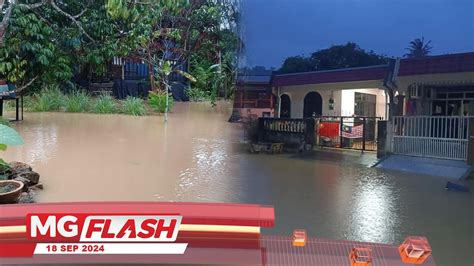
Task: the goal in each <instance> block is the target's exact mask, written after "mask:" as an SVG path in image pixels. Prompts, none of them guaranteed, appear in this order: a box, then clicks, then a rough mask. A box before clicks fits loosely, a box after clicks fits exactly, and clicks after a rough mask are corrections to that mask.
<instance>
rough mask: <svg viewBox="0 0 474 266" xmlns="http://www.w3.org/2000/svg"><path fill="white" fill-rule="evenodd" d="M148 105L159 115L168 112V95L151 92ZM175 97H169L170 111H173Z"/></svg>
mask: <svg viewBox="0 0 474 266" xmlns="http://www.w3.org/2000/svg"><path fill="white" fill-rule="evenodd" d="M148 104H149V105H150V107H151V108H153V110H155V111H156V112H158V113H164V112H166V93H165V92H154V91H150V93H149V94H148ZM173 104H174V101H173V97H172V96H171V95H168V111H171V110H172V109H173Z"/></svg>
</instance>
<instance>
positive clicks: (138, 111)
mask: <svg viewBox="0 0 474 266" xmlns="http://www.w3.org/2000/svg"><path fill="white" fill-rule="evenodd" d="M122 112H123V113H124V114H127V115H136V116H141V115H146V107H145V102H144V101H143V100H142V99H140V98H136V97H130V96H129V97H127V99H125V100H124V101H123V105H122Z"/></svg>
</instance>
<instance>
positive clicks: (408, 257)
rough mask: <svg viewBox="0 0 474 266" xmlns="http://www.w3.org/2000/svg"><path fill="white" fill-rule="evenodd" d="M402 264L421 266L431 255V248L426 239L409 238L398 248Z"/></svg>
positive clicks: (419, 237)
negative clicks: (417, 265) (418, 265)
mask: <svg viewBox="0 0 474 266" xmlns="http://www.w3.org/2000/svg"><path fill="white" fill-rule="evenodd" d="M398 252H399V253H400V257H401V258H402V261H403V262H404V263H413V264H422V263H423V262H424V261H425V260H426V259H427V258H428V257H429V256H430V255H431V246H430V244H429V243H428V239H426V237H421V236H409V237H407V238H406V239H405V241H403V243H402V244H401V245H400V246H399V247H398Z"/></svg>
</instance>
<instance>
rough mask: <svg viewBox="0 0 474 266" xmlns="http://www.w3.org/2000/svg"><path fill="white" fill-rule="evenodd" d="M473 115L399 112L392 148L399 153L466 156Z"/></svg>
mask: <svg viewBox="0 0 474 266" xmlns="http://www.w3.org/2000/svg"><path fill="white" fill-rule="evenodd" d="M469 119H470V117H465V116H397V117H394V120H393V141H392V151H393V152H394V153H397V154H405V155H413V156H423V157H432V158H441V159H453V160H466V159H467V150H468V139H469Z"/></svg>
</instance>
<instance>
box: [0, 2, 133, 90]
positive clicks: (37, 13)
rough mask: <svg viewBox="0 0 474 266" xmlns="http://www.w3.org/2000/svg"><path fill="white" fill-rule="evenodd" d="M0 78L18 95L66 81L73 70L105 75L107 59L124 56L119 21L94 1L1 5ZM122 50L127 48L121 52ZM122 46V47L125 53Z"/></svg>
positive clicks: (124, 44) (8, 3) (123, 42)
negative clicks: (39, 84)
mask: <svg viewBox="0 0 474 266" xmlns="http://www.w3.org/2000/svg"><path fill="white" fill-rule="evenodd" d="M0 4H1V6H2V8H3V7H5V8H6V9H5V12H3V17H2V23H1V28H0V62H1V63H0V78H2V79H7V80H8V81H9V82H11V83H14V84H17V90H16V92H19V91H21V90H23V89H26V88H27V87H28V86H30V85H32V84H33V83H35V82H44V83H57V82H69V80H70V78H71V77H72V75H73V71H74V68H75V67H79V66H84V65H85V66H93V67H92V68H93V69H94V70H95V71H96V72H99V73H101V72H102V73H103V72H104V69H105V68H106V65H107V63H108V60H109V59H110V58H111V57H113V56H114V55H117V54H120V53H124V51H127V50H128V49H127V48H128V47H129V46H127V45H128V44H129V42H127V35H123V34H121V32H126V29H124V27H123V25H124V24H123V23H122V21H114V20H112V19H110V18H109V17H107V14H106V12H105V7H104V4H103V3H101V1H92V0H82V1H73V0H56V1H55V0H41V1H36V2H33V1H14V0H10V1H7V2H5V1H1V2H0ZM125 46H126V47H125ZM124 47H125V48H124Z"/></svg>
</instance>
